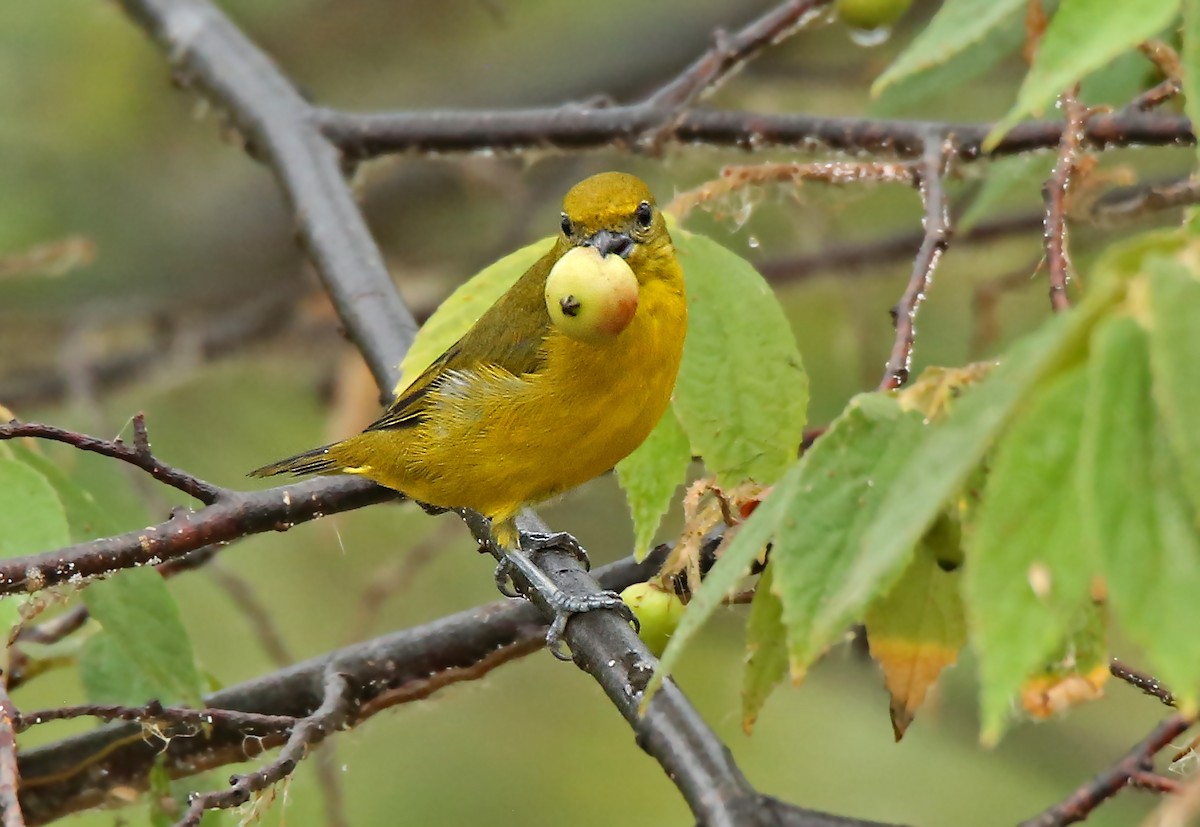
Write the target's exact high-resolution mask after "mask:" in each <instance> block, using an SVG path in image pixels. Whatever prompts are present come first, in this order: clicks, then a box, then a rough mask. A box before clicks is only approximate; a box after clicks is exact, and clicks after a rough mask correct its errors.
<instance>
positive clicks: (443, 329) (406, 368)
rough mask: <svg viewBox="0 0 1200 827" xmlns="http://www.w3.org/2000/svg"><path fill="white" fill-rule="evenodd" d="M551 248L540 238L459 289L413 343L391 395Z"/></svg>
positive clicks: (440, 307) (475, 276)
mask: <svg viewBox="0 0 1200 827" xmlns="http://www.w3.org/2000/svg"><path fill="white" fill-rule="evenodd" d="M553 245H554V239H553V238H543V239H540V240H539V241H535V242H533V243H532V244H530V245H529V246H527V247H522V248H521V249H520V250H517V251H516V252H513V253H509V254H508V255H506V256H505V257H504V258H502V259H500V260H499V261H497V262H495V263H493V264H490V265H488V266H487V267H485V268H484V269H483V270H481V271H480V272H479V273H477V274H476V275H474V276H472V277H471V278H470V279H468V280H467V281H466V282H464V283H463V284H462V285H460V286H459V288H458V289H457V290H455V291H454V292H453V293H451V294H450V295H449V296H447V297H446V300H445V301H443V302H442V303H441V304H440V305H438V309H437V310H435V311H434V312H433V315H432V316H430V317H429V318H428V319H427V320H426V321H425V324H423V325H421V329H420V330H419V331H417V336H416V338H415V339H413V343H412V347H410V348H409V349H408V352H407V353H406V354H404V360H403V361H402V362H400V382H399V383H398V384H397V385H396V387H395V389H394V392H395V393H396V394H399V392H400V391H401V390H403V389H404V388H406V387H407V386H408V385H409V384H410V383H411V382H412V381H413V380H414V379H416V378H417V377H418V376H420V375H421V371H423V370H425V368H427V367H429V366H430V365H431V364H432V363H433V360H434V359H436V358H438V357H439V356H441V355H442V354H443V353H445V352H446V349H447V348H449V347H450V345H452V344H454V343H455V342H457V341H458V340H459V339H460V338H462V335H463V334H464V333H466V332H467V331H468V330H470V329H471V325H473V324H475V322H476V321H477V320H478V319H479V317H480V316H482V315H483V314H484V311H486V310H487V309H488V308H489V307H491V306H492V305H493V304H495V303H496V301H497V300H498V299H499V298H500V297H501V296H503V295H504V293H505V292H506V291H507V290H508V288H510V287H512V286H513V284H515V283H516V281H517V279H519V278H520V277H521V276H522V274H524V272H525V271H526V270H528V269H529V268H530V267H532V266H533V264H534V263H535V262H536V261H537V260H538V259H539V258H541V257H542V256H544V255H545V254H546V253H547V252H548V251H549V249H550V248H551V247H552V246H553Z"/></svg>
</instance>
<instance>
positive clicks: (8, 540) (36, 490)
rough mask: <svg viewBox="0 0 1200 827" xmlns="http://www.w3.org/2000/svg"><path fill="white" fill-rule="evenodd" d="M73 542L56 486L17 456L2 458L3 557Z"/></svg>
mask: <svg viewBox="0 0 1200 827" xmlns="http://www.w3.org/2000/svg"><path fill="white" fill-rule="evenodd" d="M68 542H70V531H69V530H68V528H67V514H66V511H64V510H63V505H62V502H61V501H60V500H59V499H58V494H57V493H56V492H55V490H54V486H52V485H51V484H50V482H49V481H48V480H47V479H46V478H45V477H44V476H43V475H42V474H41V473H39V472H38V471H36V470H35V469H33V468H30V467H29V466H28V465H26V464H25V463H24V462H22V461H20V460H18V459H0V558H5V557H17V556H19V555H24V554H33V553H34V552H38V551H49V550H50V549H55V548H60V547H62V546H65V545H66V544H67V543H68Z"/></svg>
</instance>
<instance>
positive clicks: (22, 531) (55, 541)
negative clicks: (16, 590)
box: [0, 444, 70, 648]
mask: <svg viewBox="0 0 1200 827" xmlns="http://www.w3.org/2000/svg"><path fill="white" fill-rule="evenodd" d="M12 447H17V446H16V445H15V444H14V446H12ZM22 447H23V446H22ZM15 455H16V454H15V452H14V453H13V456H15ZM68 542H70V532H69V530H68V528H67V515H66V512H65V511H64V510H63V506H62V502H61V501H60V500H59V498H58V494H57V493H56V492H55V490H54V486H52V485H51V484H50V482H49V481H48V480H47V479H46V477H44V476H43V475H42V474H41V473H39V472H38V471H37V470H35V469H34V468H31V467H30V466H29V465H27V464H26V463H24V462H22V461H21V460H19V459H13V458H0V558H7V557H17V556H20V555H24V554H32V553H34V552H37V551H48V550H50V549H55V548H61V547H62V546H65V545H67V543H68ZM26 600H27V598H25V597H18V596H11V597H5V598H3V599H0V648H3V644H5V643H7V640H8V635H9V630H11V629H12V627H13V626H15V625H17V623H19V622H20V620H21V606H22V605H23V604H24V603H25V602H26Z"/></svg>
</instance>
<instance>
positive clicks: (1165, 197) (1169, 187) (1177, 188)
mask: <svg viewBox="0 0 1200 827" xmlns="http://www.w3.org/2000/svg"><path fill="white" fill-rule="evenodd" d="M1198 203H1200V181H1194V180H1192V179H1191V178H1175V179H1172V180H1170V181H1159V182H1154V183H1149V184H1139V185H1137V186H1133V187H1119V188H1117V189H1114V190H1111V191H1109V192H1106V193H1105V194H1104V195H1103V196H1101V197H1100V198H1099V199H1097V200H1096V202H1095V203H1093V204H1092V208H1091V214H1092V218H1094V219H1095V220H1096V221H1099V222H1103V223H1106V224H1112V223H1116V222H1119V221H1134V220H1137V219H1139V218H1146V217H1148V216H1150V215H1153V214H1154V213H1157V212H1161V211H1163V210H1170V209H1174V208H1177V207H1189V206H1191V205H1193V204H1198Z"/></svg>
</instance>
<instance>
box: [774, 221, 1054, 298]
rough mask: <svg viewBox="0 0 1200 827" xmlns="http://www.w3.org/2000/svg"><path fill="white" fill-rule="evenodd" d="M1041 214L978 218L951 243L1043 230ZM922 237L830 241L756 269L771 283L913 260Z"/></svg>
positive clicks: (905, 235) (982, 241)
mask: <svg viewBox="0 0 1200 827" xmlns="http://www.w3.org/2000/svg"><path fill="white" fill-rule="evenodd" d="M1043 220H1044V216H1043V214H1042V212H1041V211H1040V210H1039V211H1038V212H1028V213H1014V214H1013V215H1005V216H1000V217H998V218H994V219H990V220H988V221H981V222H979V223H978V224H976V225H975V226H973V227H971V229H969V230H967V231H966V232H964V233H962V234H961V235H955V237H954V244H955V246H956V247H957V246H960V245H962V244H964V243H968V242H969V243H976V244H989V243H993V242H997V241H1004V240H1006V239H1008V238H1010V237H1012V236H1015V235H1022V234H1025V233H1032V232H1037V231H1040V230H1041V229H1042V221H1043ZM924 240H925V231H924V230H923V229H918V230H915V231H905V232H901V233H897V234H896V235H893V236H887V237H884V238H880V239H875V240H870V241H850V242H842V243H837V244H831V245H829V246H828V247H825V248H823V249H820V250H817V251H816V252H814V253H805V254H800V255H795V256H786V257H780V258H771V259H767V260H766V261H762V262H758V263H757V264H756V266H757V268H758V271H759V272H760V273H762V274H763V276H764V277H765V278H766V279H767V280H768V281H770V282H771V283H772V284H788V283H790V282H794V281H802V280H804V279H807V278H811V277H813V276H816V275H817V274H819V273H823V272H835V271H842V272H844V273H846V274H849V273H848V272H847V271H853V270H859V269H863V268H867V267H871V266H874V265H880V264H887V263H890V262H893V261H901V260H909V261H911V260H912V257H913V255H914V253H915V251H916V250H917V249H918V248H919V247H920V246H921V242H923V241H924Z"/></svg>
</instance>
